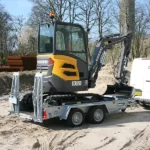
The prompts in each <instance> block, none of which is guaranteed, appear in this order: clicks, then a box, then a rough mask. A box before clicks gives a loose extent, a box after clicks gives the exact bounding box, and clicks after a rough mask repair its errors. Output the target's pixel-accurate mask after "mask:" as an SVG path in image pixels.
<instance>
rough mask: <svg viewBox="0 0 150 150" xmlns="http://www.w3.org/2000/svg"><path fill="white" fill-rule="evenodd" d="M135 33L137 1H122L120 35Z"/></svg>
mask: <svg viewBox="0 0 150 150" xmlns="http://www.w3.org/2000/svg"><path fill="white" fill-rule="evenodd" d="M134 31H135V0H120V33H121V34H126V33H128V32H133V33H134Z"/></svg>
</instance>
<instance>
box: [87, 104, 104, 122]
mask: <svg viewBox="0 0 150 150" xmlns="http://www.w3.org/2000/svg"><path fill="white" fill-rule="evenodd" d="M96 111H97V113H101V114H100V115H101V116H96V114H95V113H96ZM99 117H100V118H99ZM104 119H105V110H104V109H103V107H100V106H96V107H91V108H90V109H89V111H88V114H87V120H88V122H89V123H92V124H100V123H102V122H103V121H104Z"/></svg>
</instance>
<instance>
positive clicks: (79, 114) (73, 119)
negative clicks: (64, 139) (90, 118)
mask: <svg viewBox="0 0 150 150" xmlns="http://www.w3.org/2000/svg"><path fill="white" fill-rule="evenodd" d="M84 120H85V116H84V113H83V111H82V110H81V109H77V108H75V109H72V110H71V111H70V113H69V116H68V118H67V125H68V126H71V127H79V126H82V125H83V123H84Z"/></svg>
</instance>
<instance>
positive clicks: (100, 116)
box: [94, 109, 104, 121]
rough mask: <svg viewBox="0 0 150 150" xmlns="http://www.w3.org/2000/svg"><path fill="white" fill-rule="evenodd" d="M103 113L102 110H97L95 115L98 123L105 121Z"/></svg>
mask: <svg viewBox="0 0 150 150" xmlns="http://www.w3.org/2000/svg"><path fill="white" fill-rule="evenodd" d="M103 115H104V114H103V111H102V110H101V109H97V110H96V111H95V113H94V119H95V120H96V121H101V120H102V119H103Z"/></svg>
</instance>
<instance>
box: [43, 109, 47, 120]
mask: <svg viewBox="0 0 150 150" xmlns="http://www.w3.org/2000/svg"><path fill="white" fill-rule="evenodd" d="M43 119H47V113H46V110H45V109H44V110H43Z"/></svg>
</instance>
